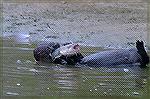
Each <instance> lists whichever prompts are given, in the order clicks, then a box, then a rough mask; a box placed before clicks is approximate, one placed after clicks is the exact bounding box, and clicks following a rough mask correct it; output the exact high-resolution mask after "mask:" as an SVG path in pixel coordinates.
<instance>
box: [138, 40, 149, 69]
mask: <svg viewBox="0 0 150 99" xmlns="http://www.w3.org/2000/svg"><path fill="white" fill-rule="evenodd" d="M136 48H137V50H138V51H137V52H138V53H139V54H140V56H141V62H140V63H141V66H140V67H141V68H146V65H147V64H148V63H149V56H148V54H147V53H146V51H145V48H144V43H143V41H141V42H140V41H139V40H138V41H137V42H136Z"/></svg>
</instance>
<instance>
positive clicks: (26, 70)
mask: <svg viewBox="0 0 150 99" xmlns="http://www.w3.org/2000/svg"><path fill="white" fill-rule="evenodd" d="M0 44H1V45H2V44H3V47H2V46H1V48H0V50H1V52H2V57H1V61H2V62H1V64H2V66H3V67H1V69H2V72H1V73H2V90H1V91H2V99H6V98H7V99H9V98H10V99H16V98H20V99H37V97H38V98H41V99H59V98H60V96H61V99H77V98H78V99H83V98H86V99H91V98H94V99H120V98H122V99H136V98H137V99H140V98H142V99H148V98H147V97H148V93H149V91H148V90H149V89H150V87H149V85H150V84H148V82H149V81H150V80H149V69H140V68H138V67H137V66H135V67H116V68H106V67H101V68H91V67H80V68H73V67H70V66H63V65H58V64H41V65H37V64H36V63H35V61H34V58H33V53H32V51H33V48H34V46H33V45H23V44H21V45H15V44H13V43H12V42H9V41H3V42H2V41H1V42H0ZM98 50H99V49H98ZM91 51H92V50H91ZM91 51H87V50H85V49H82V53H84V54H90V52H91ZM93 51H96V50H95V48H93ZM91 53H92V52H91ZM12 96H13V97H12ZM22 96H27V97H22ZM62 96H63V97H62Z"/></svg>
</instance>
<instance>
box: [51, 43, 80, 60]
mask: <svg viewBox="0 0 150 99" xmlns="http://www.w3.org/2000/svg"><path fill="white" fill-rule="evenodd" d="M79 52H80V46H79V45H78V44H68V45H65V46H61V47H60V48H58V49H56V50H55V51H54V52H53V53H52V55H51V56H52V59H53V60H55V59H56V58H59V57H60V56H62V55H64V56H71V55H75V54H77V53H79Z"/></svg>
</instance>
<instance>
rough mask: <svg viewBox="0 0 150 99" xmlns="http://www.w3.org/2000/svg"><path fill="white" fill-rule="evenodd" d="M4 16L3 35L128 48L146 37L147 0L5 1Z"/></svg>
mask: <svg viewBox="0 0 150 99" xmlns="http://www.w3.org/2000/svg"><path fill="white" fill-rule="evenodd" d="M3 19H4V20H3V37H6V38H17V41H18V42H19V41H21V40H19V39H22V41H21V42H30V43H37V42H39V41H54V42H60V43H62V42H77V43H80V44H81V45H89V46H98V47H107V48H108V47H109V48H127V47H133V46H135V41H136V40H137V39H138V40H144V41H145V42H146V36H147V4H146V3H68V2H61V3H5V4H4V5H3ZM18 35H19V36H18ZM23 40H24V41H23Z"/></svg>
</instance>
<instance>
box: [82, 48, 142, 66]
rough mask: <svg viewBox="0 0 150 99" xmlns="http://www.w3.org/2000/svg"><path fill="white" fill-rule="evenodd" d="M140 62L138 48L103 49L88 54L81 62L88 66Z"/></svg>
mask: <svg viewBox="0 0 150 99" xmlns="http://www.w3.org/2000/svg"><path fill="white" fill-rule="evenodd" d="M139 62H140V55H139V54H138V53H137V49H122V50H121V49H120V50H109V51H102V52H98V53H95V54H91V55H89V56H86V57H84V58H83V59H82V61H81V62H80V63H81V64H86V65H88V66H94V67H97V66H115V65H121V64H134V63H139Z"/></svg>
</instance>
